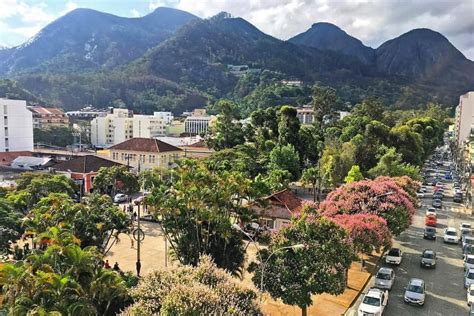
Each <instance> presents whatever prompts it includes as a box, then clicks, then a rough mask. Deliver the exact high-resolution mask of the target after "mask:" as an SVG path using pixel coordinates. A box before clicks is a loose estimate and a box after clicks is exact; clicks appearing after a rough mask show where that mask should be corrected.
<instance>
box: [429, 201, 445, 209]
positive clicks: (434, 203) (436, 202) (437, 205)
mask: <svg viewBox="0 0 474 316" xmlns="http://www.w3.org/2000/svg"><path fill="white" fill-rule="evenodd" d="M431 205H433V207H435V208H441V207H443V202H441V200H440V199H434V200H433V203H431Z"/></svg>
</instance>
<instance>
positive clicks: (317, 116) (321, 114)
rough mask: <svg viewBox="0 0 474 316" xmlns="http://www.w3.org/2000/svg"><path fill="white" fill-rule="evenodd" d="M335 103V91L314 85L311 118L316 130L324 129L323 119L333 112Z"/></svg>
mask: <svg viewBox="0 0 474 316" xmlns="http://www.w3.org/2000/svg"><path fill="white" fill-rule="evenodd" d="M336 102H337V95H336V90H334V89H333V88H330V87H323V86H319V85H316V86H314V87H313V116H314V124H315V126H316V128H317V129H320V130H323V129H324V125H325V124H324V119H325V118H327V116H331V115H332V114H333V112H334V111H335V107H336Z"/></svg>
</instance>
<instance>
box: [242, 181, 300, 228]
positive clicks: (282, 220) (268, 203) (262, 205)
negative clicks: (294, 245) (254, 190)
mask: <svg viewBox="0 0 474 316" xmlns="http://www.w3.org/2000/svg"><path fill="white" fill-rule="evenodd" d="M301 207H302V200H301V199H300V198H298V197H297V196H296V194H295V193H293V191H291V190H289V189H284V190H281V191H278V192H275V193H273V194H272V195H269V196H266V197H264V198H262V199H260V201H258V202H254V203H252V204H250V205H249V208H250V209H251V210H253V211H254V212H255V215H257V216H258V222H259V224H260V226H262V227H264V228H268V229H270V230H279V229H280V228H283V227H285V226H288V225H289V224H290V222H291V218H292V216H293V215H295V214H298V213H299V212H300V211H301Z"/></svg>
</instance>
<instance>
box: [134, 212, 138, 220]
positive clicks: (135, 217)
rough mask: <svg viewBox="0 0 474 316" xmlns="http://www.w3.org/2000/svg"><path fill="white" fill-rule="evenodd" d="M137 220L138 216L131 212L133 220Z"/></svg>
mask: <svg viewBox="0 0 474 316" xmlns="http://www.w3.org/2000/svg"><path fill="white" fill-rule="evenodd" d="M137 218H138V214H137V212H133V220H134V221H136V220H137Z"/></svg>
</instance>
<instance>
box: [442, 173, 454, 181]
mask: <svg viewBox="0 0 474 316" xmlns="http://www.w3.org/2000/svg"><path fill="white" fill-rule="evenodd" d="M444 179H445V180H448V181H451V180H453V176H452V175H451V174H450V173H446V174H445V175H444Z"/></svg>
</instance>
